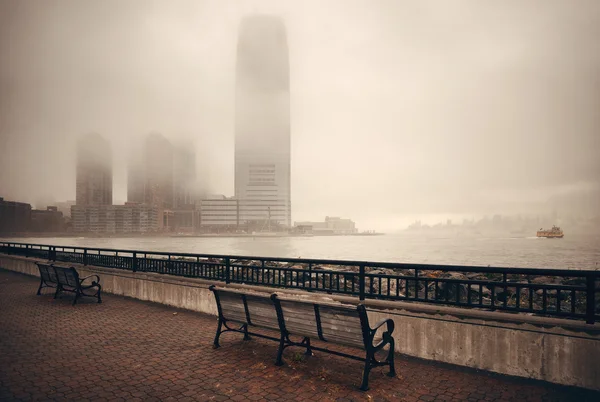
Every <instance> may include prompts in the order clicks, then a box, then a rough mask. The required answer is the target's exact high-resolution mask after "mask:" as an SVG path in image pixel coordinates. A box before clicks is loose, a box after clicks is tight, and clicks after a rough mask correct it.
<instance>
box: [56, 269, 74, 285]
mask: <svg viewBox="0 0 600 402" xmlns="http://www.w3.org/2000/svg"><path fill="white" fill-rule="evenodd" d="M54 269H55V270H56V279H57V280H58V283H59V284H60V285H62V286H68V287H71V288H77V287H79V274H78V273H77V271H76V270H75V268H73V267H69V268H67V267H57V266H54Z"/></svg>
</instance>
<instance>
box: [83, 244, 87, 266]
mask: <svg viewBox="0 0 600 402" xmlns="http://www.w3.org/2000/svg"><path fill="white" fill-rule="evenodd" d="M83 265H88V254H87V248H84V249H83Z"/></svg>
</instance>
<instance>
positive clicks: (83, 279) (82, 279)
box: [79, 275, 100, 283]
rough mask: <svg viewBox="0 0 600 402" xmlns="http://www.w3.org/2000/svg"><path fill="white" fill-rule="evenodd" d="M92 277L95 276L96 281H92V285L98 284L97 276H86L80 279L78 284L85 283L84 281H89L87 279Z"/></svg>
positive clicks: (98, 278)
mask: <svg viewBox="0 0 600 402" xmlns="http://www.w3.org/2000/svg"><path fill="white" fill-rule="evenodd" d="M93 276H95V277H96V280H95V281H94V280H92V283H100V277H99V276H98V275H88V276H86V277H85V278H81V279H79V283H83V281H85V280H86V279H89V278H91V277H93Z"/></svg>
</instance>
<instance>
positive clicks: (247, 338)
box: [244, 324, 252, 341]
mask: <svg viewBox="0 0 600 402" xmlns="http://www.w3.org/2000/svg"><path fill="white" fill-rule="evenodd" d="M251 339H252V338H250V335H248V324H244V340H245V341H249V340H251Z"/></svg>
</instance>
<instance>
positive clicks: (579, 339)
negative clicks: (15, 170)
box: [0, 254, 600, 390]
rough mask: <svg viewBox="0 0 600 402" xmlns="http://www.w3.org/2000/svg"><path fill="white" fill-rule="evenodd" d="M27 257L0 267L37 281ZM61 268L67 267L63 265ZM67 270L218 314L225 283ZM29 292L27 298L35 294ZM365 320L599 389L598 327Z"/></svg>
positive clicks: (429, 311)
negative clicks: (219, 290) (218, 293)
mask: <svg viewBox="0 0 600 402" xmlns="http://www.w3.org/2000/svg"><path fill="white" fill-rule="evenodd" d="M37 261H41V260H38V259H33V258H25V257H19V256H10V255H6V254H0V267H2V268H4V269H7V270H11V271H16V272H21V273H23V274H27V275H33V276H39V272H38V269H37V266H36V265H35V262H37ZM63 265H65V264H63ZM68 265H73V266H75V267H76V268H77V270H78V271H79V272H80V273H81V275H82V276H85V275H91V274H98V275H100V276H101V284H102V288H103V290H104V291H105V292H108V293H113V294H117V295H123V296H128V297H133V298H137V299H140V300H148V301H153V302H157V303H162V304H166V305H170V306H174V307H180V308H185V309H189V310H194V311H199V312H203V313H208V314H212V315H216V314H217V310H216V305H215V302H214V297H213V295H212V293H211V292H210V291H209V290H208V286H209V285H211V284H214V283H216V284H220V285H221V286H223V285H224V283H223V282H220V283H219V282H218V281H207V280H203V279H192V278H180V277H175V276H170V275H161V274H155V273H141V272H136V273H133V272H130V271H125V270H119V269H112V268H102V267H95V266H82V265H79V264H68ZM227 286H228V287H232V288H239V289H251V290H253V291H259V292H265V293H273V292H275V291H276V292H278V293H282V294H283V293H285V294H287V295H297V296H300V295H302V296H303V297H310V298H314V299H315V300H319V299H320V300H328V301H337V302H346V303H354V304H356V303H357V302H358V299H357V298H352V297H345V296H335V295H326V294H323V293H308V292H302V291H294V290H290V289H275V288H269V287H262V286H250V285H240V284H230V285H227ZM34 291H35V289H34V290H32V292H34ZM365 304H366V305H367V307H368V308H369V316H370V318H371V319H372V320H373V321H374V322H376V321H379V320H380V319H383V318H390V317H391V318H393V320H394V322H395V324H396V330H395V333H394V338H395V340H396V351H397V352H399V353H402V354H405V355H409V356H413V357H418V358H422V359H427V360H435V361H440V362H445V363H450V364H456V365H460V366H467V367H472V368H477V369H482V370H487V371H492V372H496V373H501V374H507V375H513V376H519V377H525V378H533V379H539V380H544V381H549V382H553V383H557V384H563V385H573V386H579V387H584V388H589V389H594V390H600V325H598V324H596V325H588V324H585V323H582V322H577V321H572V320H564V319H552V318H545V317H537V316H528V315H524V314H509V313H501V312H489V311H483V310H473V309H460V308H453V307H444V306H434V305H426V304H422V303H411V302H399V301H393V302H390V301H380V300H367V301H365Z"/></svg>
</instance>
